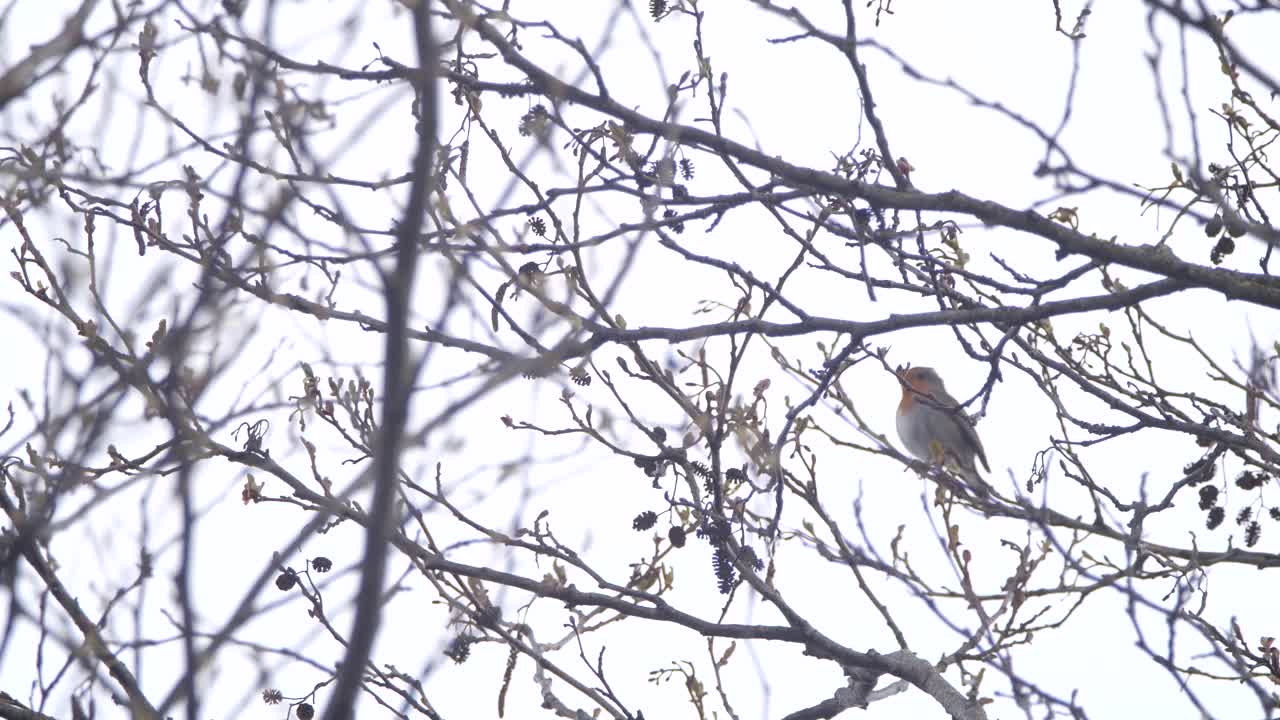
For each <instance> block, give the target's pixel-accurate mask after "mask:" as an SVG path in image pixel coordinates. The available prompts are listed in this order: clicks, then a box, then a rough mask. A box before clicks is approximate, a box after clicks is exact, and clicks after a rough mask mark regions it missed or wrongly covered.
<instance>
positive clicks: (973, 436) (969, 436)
mask: <svg viewBox="0 0 1280 720" xmlns="http://www.w3.org/2000/svg"><path fill="white" fill-rule="evenodd" d="M939 395H940V397H939V398H938V400H939V401H941V402H942V403H943V404H945V405H946V406H947V412H949V413H951V414H952V416H953V417H955V419H956V422H957V423H958V424H959V425H960V431H961V432H962V433H964V437H965V439H966V440H968V441H969V442H971V443H973V447H974V449H975V450H977V451H978V452H977V454H978V459H979V460H981V461H982V469H983V470H986V471H987V472H991V466H990V465H988V464H987V451H986V450H985V449H983V447H982V440H981V439H979V438H978V431H977V430H976V429H974V427H973V422H972V421H970V420H969V416H968V415H966V414H965V412H964V409H963V408H961V407H960V402H959V401H958V400H956V399H955V398H953V397H951V394H950V393H948V392H947V391H945V390H943V391H942V392H941V393H939Z"/></svg>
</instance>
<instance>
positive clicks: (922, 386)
mask: <svg viewBox="0 0 1280 720" xmlns="http://www.w3.org/2000/svg"><path fill="white" fill-rule="evenodd" d="M897 375H898V381H899V382H900V383H901V384H902V400H901V401H900V402H899V403H898V437H900V438H902V443H903V444H904V445H906V446H907V450H908V451H909V452H910V453H911V454H912V455H914V456H915V457H916V458H917V459H920V460H924V461H925V462H929V463H936V464H938V465H942V466H944V467H950V468H954V469H955V471H956V472H957V473H959V475H960V477H961V478H962V479H964V480H966V481H967V483H968V484H969V485H970V486H971V487H972V489H973V490H975V491H977V492H979V493H980V494H984V495H985V494H986V493H987V491H988V490H987V489H988V487H989V486H988V485H987V483H986V481H985V480H983V479H982V476H981V475H979V474H978V468H977V465H976V464H975V462H974V460H975V458H976V459H977V460H979V461H981V462H982V467H983V469H985V470H986V471H987V472H991V466H990V465H988V464H987V453H986V451H985V450H984V449H983V448H982V441H981V440H980V439H978V432H977V431H976V430H975V429H974V427H973V423H972V422H971V421H970V420H969V417H968V416H967V415H965V414H964V410H962V409H961V408H960V403H959V402H957V401H956V399H955V398H954V397H952V396H951V394H950V393H948V392H947V388H946V386H945V385H944V384H943V383H942V377H941V376H939V375H938V371H937V370H934V369H933V368H931V367H907V368H899V369H898V371H897Z"/></svg>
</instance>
